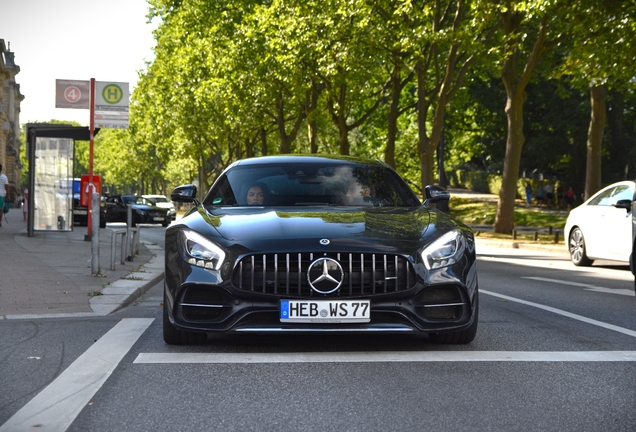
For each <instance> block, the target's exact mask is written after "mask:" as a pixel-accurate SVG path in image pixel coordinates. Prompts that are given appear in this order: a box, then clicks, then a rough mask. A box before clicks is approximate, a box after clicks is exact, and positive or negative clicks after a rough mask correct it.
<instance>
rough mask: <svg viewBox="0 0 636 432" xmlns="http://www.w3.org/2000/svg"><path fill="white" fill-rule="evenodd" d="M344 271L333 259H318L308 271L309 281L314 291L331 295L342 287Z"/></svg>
mask: <svg viewBox="0 0 636 432" xmlns="http://www.w3.org/2000/svg"><path fill="white" fill-rule="evenodd" d="M343 280H344V271H342V267H341V266H340V263H339V262H338V261H336V260H334V259H331V258H318V259H317V260H315V261H314V262H312V263H311V265H310V266H309V269H307V281H308V282H309V286H310V287H311V289H312V290H314V291H316V292H317V293H320V294H330V293H332V292H334V291H336V290H338V288H340V285H342V281H343Z"/></svg>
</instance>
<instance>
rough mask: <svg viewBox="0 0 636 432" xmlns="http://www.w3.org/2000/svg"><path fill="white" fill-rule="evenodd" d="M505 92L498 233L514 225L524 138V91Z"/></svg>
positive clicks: (497, 219) (504, 232)
mask: <svg viewBox="0 0 636 432" xmlns="http://www.w3.org/2000/svg"><path fill="white" fill-rule="evenodd" d="M511 90H513V91H508V88H507V89H506V92H507V98H506V117H507V119H508V136H507V138H506V155H505V157H504V168H503V179H502V182H501V190H500V191H499V204H498V205H497V216H496V218H495V226H494V231H495V232H496V233H500V234H511V233H512V230H513V229H514V226H515V220H514V214H515V199H516V197H517V180H518V178H519V166H520V165H521V150H522V148H523V143H524V141H525V138H524V136H523V104H524V102H525V98H526V96H525V92H518V91H514V90H515V89H511Z"/></svg>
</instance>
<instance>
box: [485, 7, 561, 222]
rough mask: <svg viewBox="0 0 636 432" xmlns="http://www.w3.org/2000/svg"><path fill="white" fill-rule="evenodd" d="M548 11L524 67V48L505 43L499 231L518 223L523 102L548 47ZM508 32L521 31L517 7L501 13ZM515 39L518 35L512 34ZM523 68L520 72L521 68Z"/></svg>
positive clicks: (521, 14) (520, 19)
mask: <svg viewBox="0 0 636 432" xmlns="http://www.w3.org/2000/svg"><path fill="white" fill-rule="evenodd" d="M548 15H549V14H548V13H547V12H546V13H544V15H543V17H542V18H541V22H540V25H539V29H538V33H537V39H536V41H535V42H534V46H533V47H532V52H531V53H530V55H529V56H528V60H527V62H526V64H525V65H524V67H523V68H520V65H519V56H520V55H521V54H520V51H519V49H518V48H516V47H514V44H513V45H512V46H508V45H506V46H505V49H506V51H507V52H508V51H509V52H510V53H511V54H509V55H507V58H506V60H505V61H504V65H503V68H502V70H501V79H502V81H503V83H504V87H505V88H506V118H507V119H508V136H507V137H506V155H505V156H504V168H503V179H502V182H501V190H500V191H499V203H498V205H497V216H496V217H495V226H494V231H495V232H496V233H499V234H511V233H512V230H513V229H514V226H515V198H516V196H517V180H518V179H519V166H520V165H521V150H522V149H523V144H524V141H525V138H524V136H523V104H524V103H525V101H526V97H527V96H526V92H525V89H526V86H527V85H528V82H529V81H530V77H531V76H532V71H533V70H534V67H535V66H536V64H537V62H538V61H539V58H540V57H541V53H542V52H543V50H544V48H545V38H546V33H547V22H548V18H547V17H548ZM501 16H502V21H503V26H504V32H505V33H506V35H507V36H512V35H515V34H517V33H518V32H519V28H520V26H521V22H522V21H523V20H524V18H525V14H524V13H523V12H520V11H519V10H515V9H508V10H506V11H504V12H502V14H501ZM512 40H514V38H512ZM520 70H521V71H522V72H521V73H519V71H520Z"/></svg>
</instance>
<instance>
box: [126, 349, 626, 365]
mask: <svg viewBox="0 0 636 432" xmlns="http://www.w3.org/2000/svg"><path fill="white" fill-rule="evenodd" d="M633 361H636V351H563V352H561V351H538V352H533V351H427V352H421V351H413V352H411V351H402V352H332V353H324V352H311V353H140V354H139V355H138V356H137V358H136V359H135V361H134V363H136V364H179V363H217V364H218V363H227V364H239V363H243V364H258V363H376V362H633Z"/></svg>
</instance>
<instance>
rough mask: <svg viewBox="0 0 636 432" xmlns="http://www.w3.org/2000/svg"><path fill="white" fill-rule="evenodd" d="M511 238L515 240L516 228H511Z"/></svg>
mask: <svg viewBox="0 0 636 432" xmlns="http://www.w3.org/2000/svg"><path fill="white" fill-rule="evenodd" d="M512 239H513V240H517V230H516V229H513V230H512Z"/></svg>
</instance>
